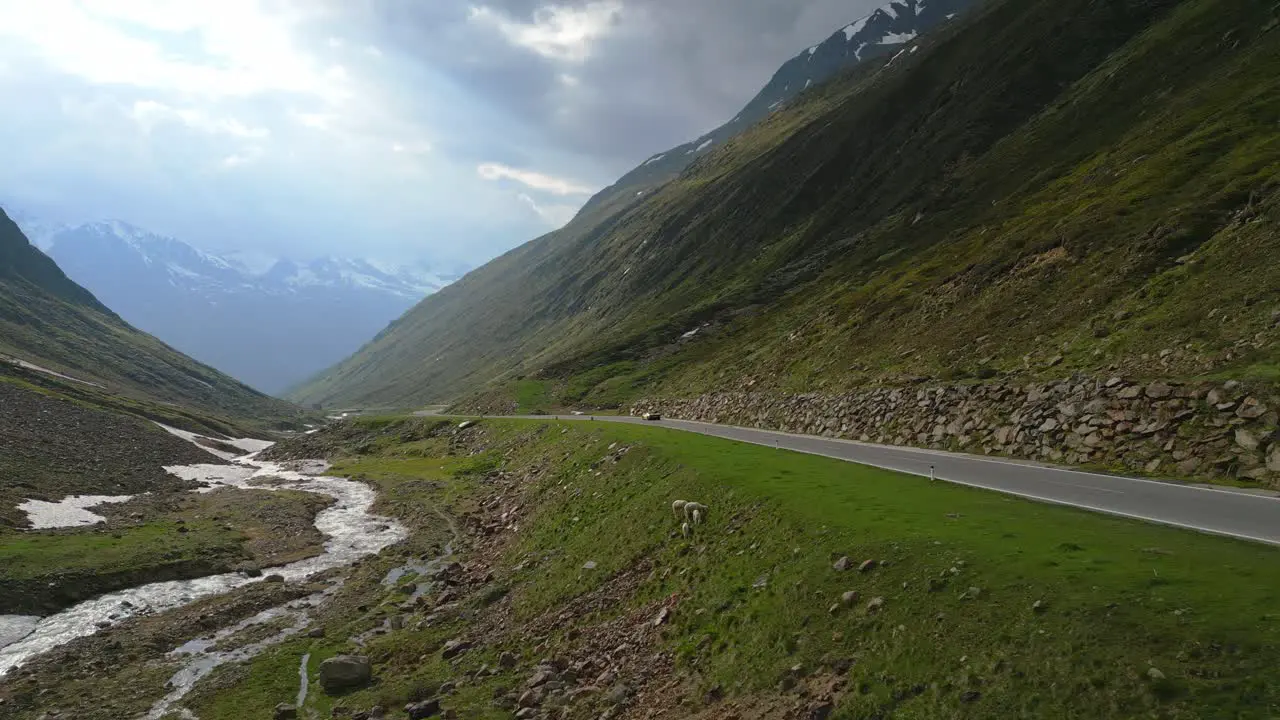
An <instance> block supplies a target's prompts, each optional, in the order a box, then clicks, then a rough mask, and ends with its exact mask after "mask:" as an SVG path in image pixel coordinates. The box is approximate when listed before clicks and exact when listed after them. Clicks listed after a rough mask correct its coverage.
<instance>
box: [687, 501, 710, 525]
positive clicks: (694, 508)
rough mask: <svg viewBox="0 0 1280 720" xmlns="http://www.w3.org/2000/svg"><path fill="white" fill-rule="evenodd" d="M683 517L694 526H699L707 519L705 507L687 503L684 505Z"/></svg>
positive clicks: (700, 504)
mask: <svg viewBox="0 0 1280 720" xmlns="http://www.w3.org/2000/svg"><path fill="white" fill-rule="evenodd" d="M684 516H685V518H686V519H688V520H690V521H691V522H692V523H693V524H694V525H700V524H702V521H703V520H705V519H706V517H707V506H706V505H703V504H702V503H696V502H687V503H685V504H684Z"/></svg>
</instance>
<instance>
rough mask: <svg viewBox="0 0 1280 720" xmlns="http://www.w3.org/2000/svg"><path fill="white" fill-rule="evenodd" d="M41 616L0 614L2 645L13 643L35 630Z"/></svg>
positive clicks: (0, 644)
mask: <svg viewBox="0 0 1280 720" xmlns="http://www.w3.org/2000/svg"><path fill="white" fill-rule="evenodd" d="M39 623H40V618H38V617H35V616H34V615H0V647H5V646H6V645H12V644H14V643H16V642H18V641H19V640H21V639H23V638H25V637H26V636H28V635H30V634H31V633H33V632H35V629H36V625H38V624H39Z"/></svg>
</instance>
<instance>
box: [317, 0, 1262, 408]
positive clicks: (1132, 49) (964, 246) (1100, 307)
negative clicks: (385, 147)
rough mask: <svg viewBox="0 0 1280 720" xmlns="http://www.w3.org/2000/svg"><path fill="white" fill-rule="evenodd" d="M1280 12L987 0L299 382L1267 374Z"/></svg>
mask: <svg viewBox="0 0 1280 720" xmlns="http://www.w3.org/2000/svg"><path fill="white" fill-rule="evenodd" d="M1278 13H1280V10H1277V8H1276V7H1275V6H1274V4H1273V3H1271V2H1261V1H1258V0H1244V1H1234V2H1233V1H1229V0H1182V1H1181V2H1179V1H1178V0H1117V1H1116V2H1109V3H1096V2H1090V1H1089V0H1066V1H1064V2H1048V1H1047V0H1041V1H1038V2H1014V1H1012V0H995V1H994V2H991V3H989V4H988V5H987V6H986V7H985V8H984V9H982V10H981V11H979V12H976V13H973V14H972V15H971V16H970V17H968V18H966V19H964V21H963V22H960V23H957V24H955V25H953V26H947V27H945V28H943V29H942V30H941V31H940V33H938V34H936V35H935V36H932V37H929V38H926V39H925V40H924V41H923V42H922V43H920V44H919V48H918V50H917V51H915V52H907V53H904V54H903V55H902V56H900V57H898V58H896V59H894V60H893V61H891V62H890V63H889V64H888V65H887V66H885V67H876V68H867V67H863V68H860V69H859V70H857V71H855V72H854V73H853V74H851V75H849V76H846V77H843V78H841V79H839V80H837V81H835V82H832V83H830V84H828V85H826V86H824V87H822V88H819V89H818V90H817V91H816V92H811V93H808V94H806V95H805V96H803V97H802V98H801V99H800V100H799V101H798V102H797V103H796V104H795V105H794V106H793V107H791V108H789V109H788V110H786V111H784V112H781V113H778V114H776V115H774V116H772V117H771V118H769V119H768V120H766V121H765V122H764V123H762V124H761V125H759V126H757V127H756V128H755V129H754V130H753V131H751V132H749V133H748V134H746V135H744V136H741V137H739V138H737V139H735V140H734V141H732V142H730V143H728V144H727V145H726V146H725V147H724V148H722V149H720V150H719V151H717V152H715V153H711V154H709V155H708V156H706V157H704V158H702V159H701V160H700V161H698V162H697V163H695V164H694V165H693V166H691V167H690V168H689V169H688V170H687V171H686V172H684V173H683V174H682V175H681V176H680V177H679V178H677V179H676V180H674V181H672V182H670V183H668V184H667V185H665V186H663V187H662V188H660V189H659V190H657V191H655V192H652V193H650V194H647V195H645V196H642V197H639V198H630V199H627V201H625V202H624V201H622V200H619V201H617V202H615V203H614V204H613V205H612V206H610V207H600V208H593V209H592V212H590V213H586V214H584V215H583V216H581V217H579V218H577V219H576V220H575V221H574V222H573V223H571V224H570V225H569V226H568V227H566V228H565V229H563V230H561V231H559V232H557V233H552V234H551V235H548V236H544V237H543V238H540V239H538V240H536V241H534V242H532V243H530V244H528V245H526V246H524V247H522V248H519V249H517V250H515V251H512V252H511V253H508V254H507V255H506V256H504V257H502V258H499V259H498V260H496V261H494V262H493V263H490V264H489V265H487V266H485V267H484V268H481V269H480V270H478V271H476V272H473V273H472V274H470V275H469V276H468V277H467V278H465V279H464V280H462V281H461V282H459V283H457V284H455V285H454V286H452V287H450V288H448V289H447V290H446V291H445V292H442V293H440V294H439V295H437V296H433V297H431V298H428V299H427V300H426V301H424V302H423V303H422V304H421V305H420V306H419V307H418V308H416V309H415V310H413V311H411V312H410V313H409V314H407V315H406V316H405V317H404V318H402V319H401V320H400V321H398V322H397V323H395V324H394V325H392V326H391V327H389V328H388V329H387V331H386V332H384V333H383V334H382V335H380V336H379V337H378V338H377V339H375V340H374V341H373V342H372V343H370V344H369V345H368V346H367V347H366V348H364V349H363V350H361V351H360V352H359V353H358V354H357V355H356V356H354V357H353V358H351V359H349V360H348V361H346V362H344V363H342V364H340V365H339V366H337V367H336V368H334V369H333V370H331V371H330V372H329V373H327V374H325V375H324V376H322V377H320V378H318V379H317V380H315V381H313V382H312V383H309V384H308V385H307V386H305V387H303V388H301V389H300V390H299V391H297V392H296V394H295V395H294V397H295V398H296V399H302V400H306V401H319V402H326V403H334V404H353V403H369V404H379V403H388V404H400V403H408V402H425V401H429V400H437V399H443V398H450V397H457V396H459V395H460V394H463V393H466V392H469V391H474V390H476V389H478V388H480V387H482V386H483V385H484V384H486V383H489V384H492V383H495V382H497V383H502V382H506V381H513V380H514V379H515V378H516V377H518V376H521V375H526V374H527V375H535V376H541V377H545V378H551V379H554V380H556V381H557V387H558V388H559V394H560V397H561V398H562V399H564V400H566V401H585V402H594V403H597V404H616V403H620V402H624V401H625V400H626V399H628V398H629V397H631V396H634V395H635V394H637V393H641V392H651V391H661V392H682V393H695V392H700V391H703V390H707V389H712V388H718V387H729V386H732V387H739V386H741V385H742V383H743V382H744V380H745V381H746V382H753V384H754V386H755V387H760V388H767V387H775V388H777V389H785V390H793V391H801V390H814V389H822V390H835V389H841V388H844V387H849V386H852V385H856V384H859V383H863V382H868V381H878V380H886V379H889V380H891V379H894V378H901V377H902V376H904V375H913V376H918V375H925V376H932V377H946V378H954V377H963V376H967V375H975V374H976V375H979V376H985V375H989V374H992V373H1026V374H1036V373H1038V372H1045V371H1046V370H1044V367H1045V366H1046V365H1047V364H1049V363H1045V362H1043V361H1045V360H1049V359H1050V358H1052V359H1053V362H1054V363H1055V364H1056V367H1055V368H1054V370H1053V371H1052V372H1054V373H1055V374H1059V375H1060V374H1061V372H1062V369H1063V368H1064V367H1066V368H1072V369H1081V370H1087V371H1099V372H1100V371H1110V370H1117V369H1122V370H1125V371H1128V372H1133V373H1138V374H1144V373H1148V374H1157V373H1159V374H1164V375H1199V374H1206V373H1231V374H1234V375H1245V376H1258V377H1264V378H1275V377H1276V375H1277V367H1278V363H1277V359H1276V355H1277V351H1276V344H1275V343H1276V339H1277V330H1276V327H1275V320H1276V317H1275V315H1274V309H1275V308H1276V307H1277V305H1278V304H1280V275H1277V273H1275V272H1274V267H1273V261H1274V258H1276V257H1278V256H1280V233H1277V222H1278V221H1280V186H1278V185H1277V184H1276V183H1275V182H1274V180H1273V178H1274V177H1276V176H1277V171H1278V170H1280V92H1277V90H1280V88H1277V83H1278V82H1280V81H1277V80H1276V78H1277V77H1280V73H1278V72H1277V70H1280V32H1275V29H1276V28H1277V26H1278V25H1280V16H1278ZM695 328H700V329H699V332H698V333H697V334H696V335H694V336H692V337H686V338H682V337H681V336H682V335H684V334H686V333H688V332H689V331H691V330H693V329H695ZM1164 351H1168V352H1164ZM1058 356H1061V359H1060V360H1059V359H1058Z"/></svg>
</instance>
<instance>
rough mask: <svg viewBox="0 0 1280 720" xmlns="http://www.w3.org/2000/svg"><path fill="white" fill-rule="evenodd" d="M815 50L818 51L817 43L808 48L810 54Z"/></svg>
mask: <svg viewBox="0 0 1280 720" xmlns="http://www.w3.org/2000/svg"><path fill="white" fill-rule="evenodd" d="M816 52H818V46H817V45H814V46H813V47H811V48H809V54H810V55H812V54H814V53H816Z"/></svg>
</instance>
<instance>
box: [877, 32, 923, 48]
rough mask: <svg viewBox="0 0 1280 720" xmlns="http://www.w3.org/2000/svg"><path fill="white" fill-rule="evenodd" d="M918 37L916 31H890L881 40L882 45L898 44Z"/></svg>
mask: <svg viewBox="0 0 1280 720" xmlns="http://www.w3.org/2000/svg"><path fill="white" fill-rule="evenodd" d="M915 39H916V31H915V30H912V31H911V32H905V33H889V34H888V35H885V36H884V37H883V38H881V40H880V44H881V45H897V44H899V43H907V42H911V41H912V40H915Z"/></svg>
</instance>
